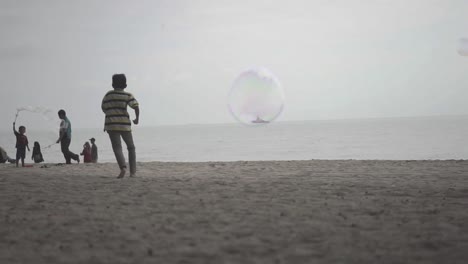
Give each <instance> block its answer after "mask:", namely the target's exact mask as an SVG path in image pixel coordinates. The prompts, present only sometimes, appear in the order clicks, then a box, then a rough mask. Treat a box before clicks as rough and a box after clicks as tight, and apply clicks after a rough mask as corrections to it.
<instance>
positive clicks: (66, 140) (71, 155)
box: [60, 138, 80, 164]
mask: <svg viewBox="0 0 468 264" xmlns="http://www.w3.org/2000/svg"><path fill="white" fill-rule="evenodd" d="M70 143H71V139H69V138H62V140H61V141H60V147H61V148H62V153H63V156H64V157H65V162H66V163H67V164H71V160H72V159H73V160H76V161H78V159H79V158H80V156H78V155H77V154H75V153H73V152H71V151H70V150H69V149H68V148H69V147H70Z"/></svg>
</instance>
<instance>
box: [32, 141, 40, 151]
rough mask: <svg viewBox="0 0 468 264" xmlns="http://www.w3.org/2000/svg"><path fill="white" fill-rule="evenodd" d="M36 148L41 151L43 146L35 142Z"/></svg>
mask: <svg viewBox="0 0 468 264" xmlns="http://www.w3.org/2000/svg"><path fill="white" fill-rule="evenodd" d="M34 148H37V149H39V150H41V145H39V142H37V141H34Z"/></svg>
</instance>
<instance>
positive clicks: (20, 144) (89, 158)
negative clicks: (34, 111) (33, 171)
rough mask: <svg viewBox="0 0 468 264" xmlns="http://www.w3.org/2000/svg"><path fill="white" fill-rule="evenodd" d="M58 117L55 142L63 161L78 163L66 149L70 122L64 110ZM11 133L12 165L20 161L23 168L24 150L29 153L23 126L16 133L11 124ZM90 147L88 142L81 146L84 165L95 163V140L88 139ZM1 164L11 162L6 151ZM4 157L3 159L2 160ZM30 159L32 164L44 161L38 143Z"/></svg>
mask: <svg viewBox="0 0 468 264" xmlns="http://www.w3.org/2000/svg"><path fill="white" fill-rule="evenodd" d="M59 117H61V118H62V120H63V121H62V124H61V129H60V138H59V139H58V140H57V143H59V142H60V143H61V146H62V153H63V154H64V157H65V161H66V163H67V164H70V163H71V159H74V160H76V161H77V162H78V163H79V162H80V158H79V156H78V155H76V154H74V153H73V152H71V151H70V150H69V149H68V147H69V146H70V142H71V124H70V120H68V118H67V117H66V113H65V111H64V110H60V111H59ZM13 133H14V134H15V137H16V145H15V147H16V159H15V160H14V163H16V167H18V166H19V162H20V161H21V166H22V167H24V159H25V158H26V149H27V150H28V151H31V150H30V149H29V141H28V137H27V136H26V127H25V126H20V127H19V128H18V131H16V123H15V122H13ZM90 141H91V144H92V146H91V145H90V144H89V142H88V141H86V142H85V144H84V145H83V151H82V152H81V153H80V155H82V156H84V158H83V161H84V162H85V163H91V162H92V163H96V162H97V160H98V152H97V151H98V149H97V146H96V144H95V142H96V139H94V138H91V139H90ZM1 155H2V162H6V161H9V162H12V159H11V158H10V157H8V155H7V154H6V151H5V150H3V149H2V153H1ZM3 157H5V159H3ZM31 159H32V160H33V161H34V163H41V162H43V161H44V156H43V155H42V151H41V145H40V144H39V142H37V141H35V142H34V147H33V151H32V156H31Z"/></svg>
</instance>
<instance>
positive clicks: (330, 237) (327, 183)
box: [0, 160, 468, 263]
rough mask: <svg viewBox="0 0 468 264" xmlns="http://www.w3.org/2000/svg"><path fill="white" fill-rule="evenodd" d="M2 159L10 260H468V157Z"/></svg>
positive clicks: (3, 226) (4, 242)
mask: <svg viewBox="0 0 468 264" xmlns="http://www.w3.org/2000/svg"><path fill="white" fill-rule="evenodd" d="M40 166H41V165H34V167H33V168H15V167H14V166H12V165H10V164H0V201H1V203H0V204H1V206H0V263H468V161H354V160H348V161H315V160H312V161H256V162H204V163H161V162H149V163H139V164H138V166H139V171H138V176H137V177H136V178H128V177H125V178H124V179H121V180H118V179H116V178H115V176H116V175H117V174H118V170H117V165H116V164H110V163H107V164H79V165H76V164H74V165H68V166H54V165H53V164H49V168H40Z"/></svg>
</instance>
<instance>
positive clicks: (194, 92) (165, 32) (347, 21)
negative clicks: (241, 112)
mask: <svg viewBox="0 0 468 264" xmlns="http://www.w3.org/2000/svg"><path fill="white" fill-rule="evenodd" d="M467 10H468V1H464V0H458V1H456V0H440V1H435V0H392V1H390V0H388V1H386V0H385V1H384V0H341V1H331V0H323V1H312V0H310V1H296V0H294V1H248V0H245V1H227V0H221V1H220V0H212V1H201V0H200V1H196V0H193V1H180V0H168V1H120V0H118V1H117V0H92V1H91V0H86V1H64V0H56V1H52V0H48V1H46V0H44V1H32V0H31V1H20V0H2V1H1V2H0V33H1V36H2V40H1V41H0V72H1V77H2V78H1V79H2V85H1V88H0V89H1V97H0V98H1V104H0V107H1V112H2V115H1V116H0V123H1V124H2V126H1V129H3V128H4V127H9V126H10V124H11V122H12V121H13V119H14V114H15V111H16V108H17V107H21V106H27V105H31V106H45V107H49V108H51V109H54V111H57V110H58V109H59V108H64V109H66V110H67V112H68V114H69V116H70V117H71V119H72V122H73V124H74V126H75V127H99V128H100V127H102V123H103V119H104V117H103V114H102V112H101V110H100V101H101V99H102V96H103V95H104V93H105V92H106V91H107V90H109V89H111V86H110V83H111V76H112V74H113V73H125V74H126V75H127V78H128V91H129V92H132V93H133V94H134V95H135V97H136V98H137V99H138V100H139V102H140V104H141V108H142V116H141V124H142V125H144V126H154V125H165V124H190V123H228V122H235V121H234V119H233V118H232V117H231V116H230V114H229V113H228V111H227V107H226V96H227V93H228V91H229V89H230V86H231V83H232V81H233V80H234V79H235V78H236V76H237V75H238V74H239V73H240V72H241V71H242V70H245V69H246V68H249V67H251V66H265V67H267V68H269V69H270V70H271V71H272V72H274V73H275V74H276V75H277V77H278V79H279V80H280V81H281V83H282V85H283V88H284V92H285V96H286V102H285V103H286V105H285V110H284V112H283V114H282V115H281V116H280V117H279V119H278V120H279V121H287V120H309V119H312V120H313V119H336V118H367V117H388V116H419V115H458V114H468V104H467V103H466V98H467V97H468V75H467V73H468V57H462V56H460V55H458V53H457V52H456V46H457V41H458V39H459V38H462V37H468V16H467V14H466V11H467Z"/></svg>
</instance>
